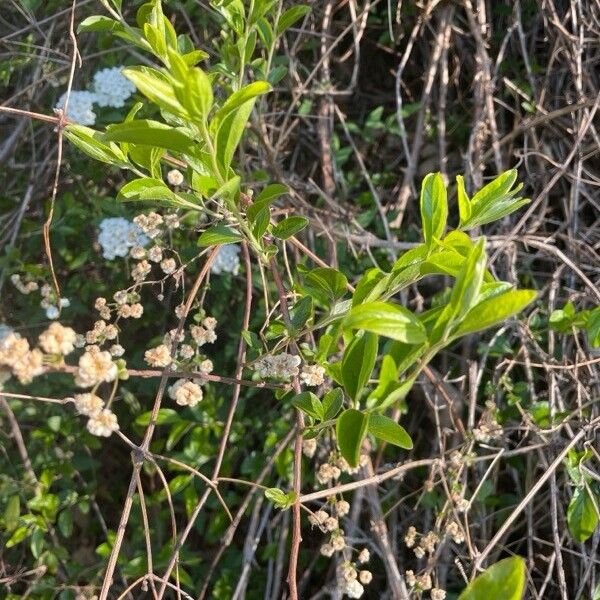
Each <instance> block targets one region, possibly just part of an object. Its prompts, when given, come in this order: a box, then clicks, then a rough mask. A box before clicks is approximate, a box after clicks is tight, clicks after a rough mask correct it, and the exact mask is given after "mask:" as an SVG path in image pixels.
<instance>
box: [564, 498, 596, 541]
mask: <svg viewBox="0 0 600 600" xmlns="http://www.w3.org/2000/svg"><path fill="white" fill-rule="evenodd" d="M596 503H598V499H596ZM567 523H568V525H569V531H570V532H571V535H572V536H573V537H574V538H575V539H576V540H577V541H578V542H585V541H587V540H588V539H589V538H590V536H591V535H592V533H594V530H595V529H596V527H597V526H598V514H597V513H596V509H595V507H594V501H593V499H592V498H591V497H590V492H589V490H588V488H587V487H584V486H581V487H578V488H576V489H575V493H574V494H573V497H572V498H571V502H569V507H568V509H567Z"/></svg>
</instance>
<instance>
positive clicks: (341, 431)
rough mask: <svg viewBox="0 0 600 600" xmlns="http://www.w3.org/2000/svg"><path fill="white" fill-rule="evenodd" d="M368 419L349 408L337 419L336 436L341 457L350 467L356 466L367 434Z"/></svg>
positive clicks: (366, 416) (365, 415)
mask: <svg viewBox="0 0 600 600" xmlns="http://www.w3.org/2000/svg"><path fill="white" fill-rule="evenodd" d="M368 422H369V417H368V415H367V414H365V413H362V412H360V411H359V410H355V409H353V408H349V409H348V410H345V411H344V412H343V413H342V414H341V415H340V416H339V417H338V419H337V422H336V428H335V432H336V436H337V443H338V446H339V447H340V452H341V453H342V456H343V457H344V458H345V459H346V460H347V461H348V464H349V465H350V466H351V467H356V466H358V460H359V458H360V448H361V446H362V443H363V440H364V439H365V435H366V433H367V425H368Z"/></svg>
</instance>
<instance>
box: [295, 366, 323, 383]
mask: <svg viewBox="0 0 600 600" xmlns="http://www.w3.org/2000/svg"><path fill="white" fill-rule="evenodd" d="M324 376H325V369H324V368H323V367H322V366H321V365H304V366H303V367H302V372H301V373H300V379H301V380H302V383H303V384H304V385H308V386H312V387H317V386H319V385H322V384H323V382H324V381H325V377H324Z"/></svg>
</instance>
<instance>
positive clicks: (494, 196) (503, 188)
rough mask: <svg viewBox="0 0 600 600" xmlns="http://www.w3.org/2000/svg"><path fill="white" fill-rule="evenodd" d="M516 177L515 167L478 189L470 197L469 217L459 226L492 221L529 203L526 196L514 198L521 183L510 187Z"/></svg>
mask: <svg viewBox="0 0 600 600" xmlns="http://www.w3.org/2000/svg"><path fill="white" fill-rule="evenodd" d="M516 179H517V171H516V169H511V170H510V171H506V172H505V173H502V174H500V175H499V176H498V177H496V179H494V180H493V181H492V182H491V183H488V184H487V185H486V186H485V187H483V188H482V189H481V190H479V191H478V192H477V193H476V194H475V195H474V196H473V198H472V199H471V205H470V214H469V218H468V219H467V220H466V221H464V222H463V220H462V219H461V225H460V226H461V228H463V229H472V228H473V227H478V226H480V225H485V224H486V223H491V222H492V221H497V220H498V219H501V218H502V217H505V216H506V215H509V214H510V213H512V212H514V211H515V210H517V209H518V208H520V207H521V206H524V205H525V204H527V203H529V199H527V198H515V197H514V196H516V194H517V193H518V192H519V191H520V190H521V188H522V187H523V186H522V184H519V185H517V186H516V187H515V188H513V189H511V188H512V186H513V185H514V183H515V181H516Z"/></svg>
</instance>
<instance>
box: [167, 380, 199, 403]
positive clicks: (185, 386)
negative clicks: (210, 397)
mask: <svg viewBox="0 0 600 600" xmlns="http://www.w3.org/2000/svg"><path fill="white" fill-rule="evenodd" d="M169 396H170V397H171V398H172V399H173V400H175V402H177V404H179V405H180V406H196V404H198V402H200V401H201V400H202V396H203V394H202V388H201V387H200V386H199V385H198V384H197V383H194V382H193V381H190V380H189V379H179V380H177V381H176V382H175V383H174V384H173V385H172V386H171V387H170V388H169Z"/></svg>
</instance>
